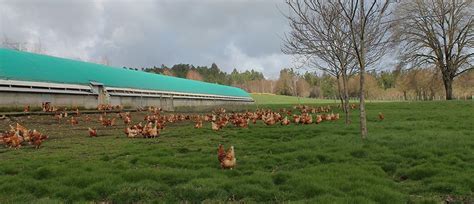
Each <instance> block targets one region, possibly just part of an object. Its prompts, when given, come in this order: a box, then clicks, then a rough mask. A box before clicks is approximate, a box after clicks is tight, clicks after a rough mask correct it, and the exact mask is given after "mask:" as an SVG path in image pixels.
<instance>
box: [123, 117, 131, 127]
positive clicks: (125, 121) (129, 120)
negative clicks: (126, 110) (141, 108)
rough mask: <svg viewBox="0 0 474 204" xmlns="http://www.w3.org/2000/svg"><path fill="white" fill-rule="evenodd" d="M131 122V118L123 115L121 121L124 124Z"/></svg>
mask: <svg viewBox="0 0 474 204" xmlns="http://www.w3.org/2000/svg"><path fill="white" fill-rule="evenodd" d="M131 122H132V118H131V117H130V116H125V118H124V119H123V123H124V124H125V125H128V124H130V123H131Z"/></svg>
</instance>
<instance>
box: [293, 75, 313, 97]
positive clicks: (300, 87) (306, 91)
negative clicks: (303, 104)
mask: <svg viewBox="0 0 474 204" xmlns="http://www.w3.org/2000/svg"><path fill="white" fill-rule="evenodd" d="M296 93H297V94H298V96H300V97H309V95H310V86H309V83H308V82H307V81H306V80H304V78H301V77H300V78H299V79H298V80H297V81H296Z"/></svg>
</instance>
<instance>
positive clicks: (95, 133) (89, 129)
mask: <svg viewBox="0 0 474 204" xmlns="http://www.w3.org/2000/svg"><path fill="white" fill-rule="evenodd" d="M88 131H89V137H97V130H96V129H92V128H88Z"/></svg>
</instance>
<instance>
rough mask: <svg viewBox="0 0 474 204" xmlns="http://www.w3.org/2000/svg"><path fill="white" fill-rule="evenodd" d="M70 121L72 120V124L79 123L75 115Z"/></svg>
mask: <svg viewBox="0 0 474 204" xmlns="http://www.w3.org/2000/svg"><path fill="white" fill-rule="evenodd" d="M69 121H70V122H71V125H77V124H79V121H78V120H77V119H76V118H75V117H74V116H71V119H70V120H69Z"/></svg>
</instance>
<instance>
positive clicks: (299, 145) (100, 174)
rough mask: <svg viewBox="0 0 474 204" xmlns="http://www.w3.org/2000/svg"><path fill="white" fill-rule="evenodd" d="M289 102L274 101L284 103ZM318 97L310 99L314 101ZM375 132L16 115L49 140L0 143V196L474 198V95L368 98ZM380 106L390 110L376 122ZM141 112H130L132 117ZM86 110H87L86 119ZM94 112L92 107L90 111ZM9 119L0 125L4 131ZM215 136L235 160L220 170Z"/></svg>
mask: <svg viewBox="0 0 474 204" xmlns="http://www.w3.org/2000/svg"><path fill="white" fill-rule="evenodd" d="M292 105H293V104H286V105H285V104H280V105H267V106H266V107H269V108H274V109H279V108H281V107H287V108H290V107H292ZM313 105H314V104H313ZM367 108H368V118H369V119H368V128H369V139H368V140H366V141H361V139H360V137H359V134H358V117H357V115H358V112H357V111H356V112H354V113H353V115H352V117H351V118H352V121H353V123H352V124H351V125H349V126H345V125H344V123H343V120H339V121H336V122H323V123H322V124H318V125H316V124H312V125H298V126H296V125H293V124H292V125H290V126H280V125H274V126H266V125H264V124H263V123H262V122H261V121H258V123H257V125H251V126H250V127H249V128H248V129H240V128H234V127H229V126H228V127H227V128H225V129H223V130H222V131H220V132H214V131H212V130H211V128H210V124H208V123H205V127H204V128H203V129H194V128H193V123H191V122H183V123H177V124H173V125H170V126H169V127H167V128H166V129H165V130H164V131H163V133H162V135H161V137H160V138H158V139H128V138H126V137H125V135H124V134H123V127H124V126H123V125H121V126H119V127H114V128H103V127H100V128H99V130H98V132H99V137H98V138H88V136H87V127H88V126H93V127H99V125H98V123H96V122H90V123H85V122H81V123H80V125H79V126H75V127H71V126H70V125H69V124H61V125H58V124H57V123H56V122H54V120H53V119H52V118H51V116H32V117H31V118H30V119H28V118H26V117H22V118H17V119H16V120H19V121H20V122H22V124H24V125H25V126H27V127H29V128H36V129H39V130H41V131H43V132H45V133H47V134H49V135H50V140H49V141H46V142H45V143H44V144H43V146H42V148H41V149H39V150H35V149H33V148H31V147H30V146H27V147H23V148H22V149H20V150H12V149H6V148H3V147H0V203H20V202H27V203H35V202H38V203H50V202H76V201H79V202H89V201H94V202H102V201H107V202H114V203H131V202H152V201H158V202H168V203H170V202H171V203H174V202H180V201H190V202H202V201H204V202H221V201H242V202H272V203H273V202H284V201H300V202H310V203H407V202H408V203H440V202H441V201H443V200H444V199H445V198H446V197H447V196H448V195H449V196H451V197H453V198H454V199H455V200H457V201H468V202H469V201H470V202H474V199H473V197H474V195H473V190H474V179H473V178H474V129H473V128H474V120H473V119H472V116H473V114H474V104H473V102H462V101H450V102H418V103H371V104H368V105H367ZM378 112H383V113H384V114H385V120H384V121H378V117H377V114H378ZM143 114H144V113H135V114H134V115H133V116H134V118H133V119H134V122H138V121H139V120H141V119H142V118H143ZM82 117H84V116H82ZM97 117H98V116H97V115H95V116H94V118H97ZM8 124H14V121H5V120H4V121H1V120H0V130H1V129H4V130H6V129H8ZM219 143H222V144H224V145H225V146H226V147H227V146H229V145H234V146H235V151H236V157H237V163H238V166H237V168H236V169H234V170H221V169H220V167H219V164H218V161H217V156H216V150H217V145H218V144H219Z"/></svg>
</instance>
